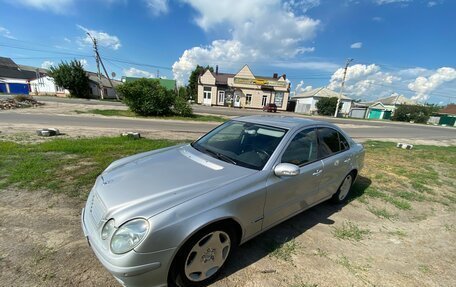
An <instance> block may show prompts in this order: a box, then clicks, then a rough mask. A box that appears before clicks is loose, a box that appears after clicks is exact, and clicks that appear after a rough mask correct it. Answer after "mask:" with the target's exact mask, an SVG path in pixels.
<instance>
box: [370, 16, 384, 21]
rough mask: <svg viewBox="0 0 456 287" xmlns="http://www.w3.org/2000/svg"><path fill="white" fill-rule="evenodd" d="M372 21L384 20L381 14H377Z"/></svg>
mask: <svg viewBox="0 0 456 287" xmlns="http://www.w3.org/2000/svg"><path fill="white" fill-rule="evenodd" d="M372 21H374V22H382V21H383V18H382V17H379V16H375V17H372Z"/></svg>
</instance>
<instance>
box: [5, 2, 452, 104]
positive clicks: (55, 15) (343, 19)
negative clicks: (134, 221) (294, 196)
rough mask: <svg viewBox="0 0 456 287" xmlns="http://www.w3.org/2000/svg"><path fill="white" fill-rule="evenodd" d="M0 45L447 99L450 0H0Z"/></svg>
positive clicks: (165, 68) (27, 52) (116, 66)
mask: <svg viewBox="0 0 456 287" xmlns="http://www.w3.org/2000/svg"><path fill="white" fill-rule="evenodd" d="M0 5H1V6H0V7H1V8H0V11H1V12H0V56H4V57H11V58H13V60H15V62H16V63H19V64H25V65H33V66H43V67H47V66H49V65H51V64H57V63H59V62H60V61H61V60H71V59H73V58H75V59H79V60H81V61H83V62H84V63H85V64H86V69H88V70H92V71H94V70H95V68H96V66H95V62H94V60H93V56H92V48H91V46H90V43H89V41H88V39H87V37H86V32H90V33H91V34H92V35H94V36H95V37H97V39H98V41H99V44H100V46H101V47H100V52H101V55H102V57H103V58H104V59H105V65H106V66H107V69H108V71H109V72H115V73H116V74H117V77H120V76H122V75H130V76H145V77H155V76H156V75H157V70H158V71H159V72H158V73H159V75H160V76H161V77H167V78H175V79H177V80H178V81H179V82H181V83H185V81H186V79H187V78H188V74H189V72H190V71H191V70H192V69H193V68H194V66H195V65H196V64H200V65H211V66H215V65H219V69H220V71H221V72H231V73H235V72H237V71H238V70H239V69H240V68H242V66H243V64H248V65H249V66H250V68H251V69H252V70H253V72H254V73H255V74H257V75H264V76H271V75H272V74H273V73H275V72H276V73H279V74H283V73H285V74H287V77H288V79H289V80H290V81H291V83H292V91H293V92H296V93H300V92H303V91H305V90H309V89H311V88H315V87H320V86H328V87H329V88H331V89H334V90H336V91H339V88H340V84H341V79H342V75H343V70H342V67H343V66H344V64H345V61H346V59H347V58H353V59H354V61H353V62H352V63H351V65H350V67H349V69H348V73H347V82H346V88H345V92H346V94H347V95H348V96H351V97H353V98H356V99H358V98H361V99H363V100H373V99H376V98H380V97H384V96H389V95H391V94H396V93H397V94H402V95H405V96H407V97H413V98H415V99H417V100H420V101H423V102H424V101H427V102H431V103H440V104H447V103H449V102H456V70H455V67H456V57H455V51H456V33H455V30H454V29H455V27H456V18H455V16H454V11H456V1H451V0H340V1H338V0H248V1H247V0H246V1H232V0H218V1H213V0H138V1H133V0H92V1H90V0H78V1H77V0H0Z"/></svg>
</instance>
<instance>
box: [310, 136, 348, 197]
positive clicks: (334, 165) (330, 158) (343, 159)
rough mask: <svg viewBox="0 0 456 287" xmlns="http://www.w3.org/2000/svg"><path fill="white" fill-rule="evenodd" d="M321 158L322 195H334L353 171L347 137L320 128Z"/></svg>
mask: <svg viewBox="0 0 456 287" xmlns="http://www.w3.org/2000/svg"><path fill="white" fill-rule="evenodd" d="M318 139H319V146H320V157H321V160H322V161H323V172H322V173H321V182H320V194H321V196H322V197H328V196H331V195H333V194H334V193H336V192H337V190H338V189H339V186H340V184H341V183H342V181H343V179H344V178H345V176H346V175H347V174H348V173H349V172H350V171H351V160H352V152H351V150H350V145H349V144H348V141H347V140H346V139H345V137H344V136H343V135H342V134H341V133H340V132H338V131H337V130H335V129H332V128H328V127H322V128H318Z"/></svg>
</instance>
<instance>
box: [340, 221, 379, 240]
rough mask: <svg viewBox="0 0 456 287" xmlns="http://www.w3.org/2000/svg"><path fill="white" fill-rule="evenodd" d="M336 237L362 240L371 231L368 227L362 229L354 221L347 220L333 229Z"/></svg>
mask: <svg viewBox="0 0 456 287" xmlns="http://www.w3.org/2000/svg"><path fill="white" fill-rule="evenodd" d="M332 233H333V235H334V237H336V238H337V239H343V240H353V241H360V240H362V239H364V237H365V236H366V235H368V234H369V233H370V231H369V230H368V229H361V228H359V227H358V226H357V225H355V224H354V223H352V222H350V221H346V222H344V223H342V226H341V227H334V229H333V231H332Z"/></svg>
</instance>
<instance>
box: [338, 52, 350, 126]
mask: <svg viewBox="0 0 456 287" xmlns="http://www.w3.org/2000/svg"><path fill="white" fill-rule="evenodd" d="M352 61H353V59H347V63H346V64H345V68H344V77H343V79H342V84H341V85H340V91H339V98H338V99H337V106H336V111H335V112H334V117H335V118H337V114H338V113H339V105H340V99H341V97H342V91H343V90H344V85H345V78H346V77H347V69H348V66H349V65H350V63H351V62H352Z"/></svg>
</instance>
